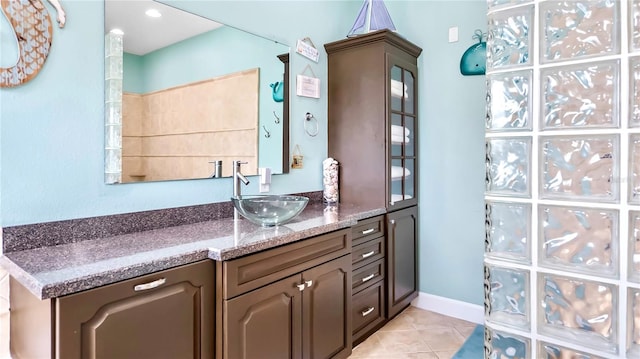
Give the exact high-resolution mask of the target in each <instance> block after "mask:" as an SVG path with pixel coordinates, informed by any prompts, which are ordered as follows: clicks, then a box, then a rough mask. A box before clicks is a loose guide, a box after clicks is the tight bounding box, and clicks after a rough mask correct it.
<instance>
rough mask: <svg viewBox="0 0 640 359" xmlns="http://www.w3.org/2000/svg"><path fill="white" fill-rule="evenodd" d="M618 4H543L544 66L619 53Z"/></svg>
mask: <svg viewBox="0 0 640 359" xmlns="http://www.w3.org/2000/svg"><path fill="white" fill-rule="evenodd" d="M618 3H619V1H611V0H591V1H573V0H569V1H543V2H541V3H540V21H541V27H542V28H541V32H540V34H541V36H542V39H540V45H541V47H542V50H541V54H540V55H541V56H540V57H541V59H540V60H541V62H543V63H544V62H550V61H563V60H573V59H576V58H583V57H589V56H596V55H604V54H614V53H617V52H618V48H619V45H618V37H619V36H618V30H617V29H618V26H615V24H618V22H619V19H618V17H619V16H618V13H619V10H618Z"/></svg>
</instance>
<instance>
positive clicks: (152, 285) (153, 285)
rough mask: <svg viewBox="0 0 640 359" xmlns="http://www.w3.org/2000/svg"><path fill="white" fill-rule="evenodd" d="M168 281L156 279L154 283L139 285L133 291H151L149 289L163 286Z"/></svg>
mask: <svg viewBox="0 0 640 359" xmlns="http://www.w3.org/2000/svg"><path fill="white" fill-rule="evenodd" d="M166 281H167V279H166V278H160V279H156V280H154V281H153V282H149V283H144V284H138V285H136V286H134V287H133V290H134V291H136V292H140V291H143V290H149V289H153V288H158V287H159V286H161V285H163V284H164V283H165V282H166Z"/></svg>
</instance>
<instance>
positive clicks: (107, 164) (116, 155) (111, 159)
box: [104, 148, 122, 173]
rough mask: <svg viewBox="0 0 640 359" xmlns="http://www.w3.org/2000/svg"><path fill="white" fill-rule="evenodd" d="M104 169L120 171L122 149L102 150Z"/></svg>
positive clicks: (107, 171) (111, 171) (108, 171)
mask: <svg viewBox="0 0 640 359" xmlns="http://www.w3.org/2000/svg"><path fill="white" fill-rule="evenodd" d="M104 156H105V161H104V171H105V173H120V172H122V161H121V158H122V149H120V148H107V149H106V150H105V152H104Z"/></svg>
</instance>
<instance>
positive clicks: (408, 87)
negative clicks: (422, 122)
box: [403, 70, 416, 114]
mask: <svg viewBox="0 0 640 359" xmlns="http://www.w3.org/2000/svg"><path fill="white" fill-rule="evenodd" d="M403 80H404V91H405V94H404V112H405V113H408V114H414V113H416V109H415V102H416V101H415V97H416V94H415V91H414V83H415V80H414V76H413V73H411V72H410V71H407V70H404V79H403Z"/></svg>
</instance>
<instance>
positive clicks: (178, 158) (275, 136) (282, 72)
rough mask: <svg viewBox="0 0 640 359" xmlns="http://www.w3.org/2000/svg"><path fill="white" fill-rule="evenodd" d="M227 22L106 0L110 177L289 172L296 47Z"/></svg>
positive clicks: (140, 2) (149, 1)
mask: <svg viewBox="0 0 640 359" xmlns="http://www.w3.org/2000/svg"><path fill="white" fill-rule="evenodd" d="M211 6H219V5H217V4H216V3H215V2H211ZM220 21H222V22H220ZM223 21H224V19H216V21H213V20H210V19H207V18H205V17H202V16H199V15H197V14H193V13H189V12H186V11H183V10H180V9H176V8H174V7H172V6H168V5H165V4H162V3H160V2H158V1H153V0H105V88H106V91H105V92H106V93H105V96H106V100H105V181H106V182H107V183H130V182H147V181H167V180H182V179H196V178H212V177H228V176H231V174H232V168H231V167H232V161H233V160H242V161H246V162H248V164H247V165H244V166H243V173H245V174H248V175H251V174H257V173H258V168H259V167H268V168H271V170H272V173H285V172H288V168H289V165H288V159H289V152H288V151H289V126H288V125H289V113H288V111H289V109H288V92H289V89H288V82H289V81H288V69H289V63H288V62H289V50H290V49H289V47H288V46H286V45H283V44H281V43H278V42H277V41H274V40H270V39H267V38H264V37H261V36H257V35H255V34H251V33H248V32H246V31H242V30H239V29H237V28H234V27H231V26H227V25H225V24H224V23H223ZM216 161H221V163H222V166H221V167H219V168H221V170H222V171H221V172H219V171H218V172H217V171H216V165H215V162H216ZM216 172H217V173H216Z"/></svg>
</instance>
